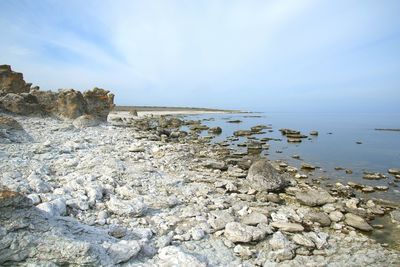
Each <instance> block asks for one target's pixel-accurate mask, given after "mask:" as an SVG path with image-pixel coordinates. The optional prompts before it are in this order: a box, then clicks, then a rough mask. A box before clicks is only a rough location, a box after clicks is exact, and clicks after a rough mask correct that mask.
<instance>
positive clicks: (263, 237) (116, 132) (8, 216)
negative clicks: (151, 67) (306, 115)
mask: <svg viewBox="0 0 400 267" xmlns="http://www.w3.org/2000/svg"><path fill="white" fill-rule="evenodd" d="M113 98H114V96H113V95H112V94H111V93H110V92H109V91H107V90H104V89H100V88H95V89H93V90H90V91H87V92H84V93H81V92H79V91H76V90H72V89H69V90H61V91H59V92H52V91H48V92H44V91H41V90H40V89H39V88H38V87H32V86H31V85H30V84H27V83H26V82H25V81H24V80H23V76H22V74H20V73H16V72H13V71H12V70H11V68H10V67H9V66H7V65H2V66H0V112H1V113H0V148H1V149H0V169H1V175H0V178H1V180H0V265H1V266H115V265H121V266H193V267H194V266H301V265H303V266H399V265H400V251H399V250H398V249H395V248H393V247H392V246H390V244H382V243H379V242H377V241H376V240H374V239H372V238H371V237H370V236H369V235H370V234H371V233H373V232H374V231H376V230H378V229H381V228H382V227H385V226H384V225H380V224H374V223H373V220H374V219H375V218H377V217H380V216H383V215H386V216H390V218H391V224H393V225H394V227H399V223H400V210H399V208H398V206H396V205H393V203H390V202H384V201H377V200H373V199H368V198H362V197H359V196H357V195H356V194H355V190H356V189H357V188H354V187H351V186H349V185H344V184H341V183H337V184H335V186H333V187H331V188H322V187H321V186H319V185H318V183H312V182H310V181H306V180H305V179H304V177H301V175H299V173H298V171H297V170H296V169H295V168H293V167H292V166H288V165H287V164H283V163H281V162H277V161H272V160H269V159H268V158H267V157H263V156H260V154H259V150H260V148H262V146H265V145H267V144H257V143H249V144H247V152H240V153H239V152H235V151H232V150H230V149H229V148H228V147H227V146H225V145H224V144H217V143H210V142H209V141H210V138H209V137H208V136H201V135H200V132H201V131H202V130H206V131H208V132H209V135H210V136H212V135H216V134H219V133H220V132H221V131H222V129H221V128H219V127H214V128H209V127H207V126H205V125H204V124H202V122H201V121H200V120H198V121H197V120H187V119H182V118H181V117H177V116H171V115H169V116H168V115H165V114H164V113H163V114H159V113H158V114H156V113H153V114H152V113H151V112H148V113H146V114H141V113H140V112H139V113H137V112H136V111H135V110H131V111H112V110H113V108H114V101H113ZM233 123H235V122H233ZM183 126H184V127H185V128H187V129H188V130H182V127H183ZM267 129H268V126H265V125H254V127H253V128H251V129H248V130H243V131H241V132H237V133H236V136H251V135H252V134H253V133H257V132H260V131H262V130H267ZM283 130H284V131H285V135H286V136H287V138H290V139H291V141H293V142H297V141H298V139H301V138H302V136H301V134H300V133H297V132H290V131H289V130H288V129H286V130H285V129H283ZM313 134H318V133H313ZM288 135H289V136H288ZM232 138H235V137H232ZM288 141H289V140H288ZM265 142H266V143H267V142H268V141H267V140H266V141H265ZM303 167H304V168H305V169H312V168H313V166H312V165H304V166H303ZM391 172H392V173H393V175H399V174H400V170H398V169H391ZM371 175H373V174H371ZM399 238H400V237H399Z"/></svg>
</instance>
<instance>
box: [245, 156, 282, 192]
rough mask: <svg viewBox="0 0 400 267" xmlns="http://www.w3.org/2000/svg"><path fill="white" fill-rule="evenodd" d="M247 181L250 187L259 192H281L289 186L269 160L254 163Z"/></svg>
mask: <svg viewBox="0 0 400 267" xmlns="http://www.w3.org/2000/svg"><path fill="white" fill-rule="evenodd" d="M246 179H247V181H248V182H249V184H250V186H251V187H252V188H254V189H257V190H258V191H267V192H271V191H279V190H282V189H283V188H285V187H286V186H287V184H288V183H287V181H286V180H285V179H284V178H283V177H282V176H281V175H280V174H279V173H278V172H277V170H275V169H274V167H273V166H272V165H271V164H270V163H269V162H268V161H267V160H259V161H256V162H254V163H253V164H252V165H251V167H250V169H249V172H248V174H247V177H246Z"/></svg>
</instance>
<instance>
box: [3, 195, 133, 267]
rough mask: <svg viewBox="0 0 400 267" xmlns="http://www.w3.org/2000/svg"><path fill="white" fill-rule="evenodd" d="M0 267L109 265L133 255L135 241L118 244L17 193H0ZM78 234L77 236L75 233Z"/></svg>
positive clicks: (116, 241) (93, 229)
mask: <svg viewBox="0 0 400 267" xmlns="http://www.w3.org/2000/svg"><path fill="white" fill-rule="evenodd" d="M0 222H1V223H0V240H1V246H0V264H1V265H3V266H4V265H6V266H7V265H14V264H18V263H24V264H29V263H30V264H35V265H37V264H39V265H44V266H53V265H75V266H78V265H102V266H106V265H113V264H117V263H120V262H124V261H127V260H129V259H131V258H133V257H135V256H136V255H137V253H138V252H139V251H140V249H141V247H140V245H139V243H138V242H137V241H135V240H130V241H125V240H123V241H118V240H117V239H115V238H113V237H110V236H109V235H107V234H106V232H105V231H102V230H100V229H96V228H94V227H90V226H87V225H83V224H80V223H79V222H77V221H76V220H74V219H71V218H67V217H65V218H63V217H52V216H49V214H46V213H43V212H42V211H40V210H39V209H36V208H35V207H33V206H32V204H31V202H30V200H29V199H28V198H26V197H24V196H22V195H21V194H19V193H16V192H11V191H0ZM76 233H79V234H76Z"/></svg>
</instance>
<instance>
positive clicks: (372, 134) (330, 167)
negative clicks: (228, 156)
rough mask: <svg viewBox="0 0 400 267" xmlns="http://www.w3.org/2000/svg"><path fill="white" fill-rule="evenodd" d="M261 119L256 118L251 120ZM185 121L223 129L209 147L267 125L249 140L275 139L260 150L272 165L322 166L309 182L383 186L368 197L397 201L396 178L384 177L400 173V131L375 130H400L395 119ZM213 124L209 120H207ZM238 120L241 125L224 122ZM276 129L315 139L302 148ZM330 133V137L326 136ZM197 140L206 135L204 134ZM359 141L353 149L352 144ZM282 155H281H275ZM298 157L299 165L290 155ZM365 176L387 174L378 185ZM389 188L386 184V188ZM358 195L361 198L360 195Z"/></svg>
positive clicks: (287, 116)
mask: <svg viewBox="0 0 400 267" xmlns="http://www.w3.org/2000/svg"><path fill="white" fill-rule="evenodd" d="M252 116H260V117H252ZM186 118H187V119H197V120H198V119H204V121H203V124H205V125H207V126H210V127H215V126H220V127H221V128H222V129H223V132H222V134H221V135H219V136H217V137H216V138H214V140H213V142H219V141H223V140H226V138H227V137H228V136H232V135H233V132H234V131H237V130H247V129H250V127H252V126H255V125H259V124H265V125H271V126H272V128H273V132H268V130H265V131H266V133H265V134H258V135H253V136H256V137H257V138H262V137H271V138H280V139H282V141H269V142H268V143H269V144H270V148H269V150H267V151H265V153H266V154H268V158H269V159H272V160H278V159H279V160H284V161H285V162H287V163H289V164H290V165H292V166H296V167H300V165H301V163H302V162H306V163H310V164H313V165H316V166H319V167H321V169H320V170H317V171H315V172H313V173H312V174H311V175H314V177H319V176H324V177H328V178H329V182H330V183H335V182H337V181H340V182H342V183H344V184H346V183H347V182H348V181H353V182H356V183H360V184H364V185H372V186H376V185H386V186H389V191H387V192H374V193H370V194H369V196H373V197H378V198H384V199H389V200H392V201H396V202H400V191H399V190H400V188H399V187H397V185H400V179H395V178H394V176H392V175H390V174H388V173H387V169H389V168H400V132H395V131H376V130H374V129H375V128H400V119H399V118H400V114H367V113H364V114H344V113H343V114H333V113H319V114H314V113H313V114H310V113H253V114H205V115H196V116H186ZM211 118H212V119H214V120H211V121H208V119H211ZM232 119H239V120H241V121H242V122H241V123H237V124H236V123H228V122H227V121H228V120H232ZM280 128H290V129H294V130H299V131H301V132H302V133H303V134H306V135H308V134H309V132H310V131H312V130H317V131H318V132H319V135H318V136H317V137H311V136H310V138H309V139H303V141H302V143H299V144H291V143H288V142H287V141H286V138H285V137H284V136H282V134H281V133H280V132H279V131H278V130H279V129H280ZM329 133H331V134H329ZM202 135H208V134H207V132H206V131H204V132H203V133H202ZM246 139H247V138H246V137H244V138H240V140H239V141H237V142H233V143H232V146H231V147H232V148H235V149H238V150H240V148H239V147H237V146H236V144H238V143H243V142H244V141H246ZM358 141H359V142H362V144H357V143H356V142H358ZM276 151H282V153H276ZM294 154H297V155H300V157H301V160H296V159H293V158H292V157H291V156H292V155H294ZM335 167H343V168H345V169H351V170H352V171H353V173H352V174H346V173H345V172H344V171H336V170H335ZM364 171H371V172H381V173H384V174H385V175H387V178H386V179H382V180H365V179H363V178H362V174H363V172H364ZM389 183H390V184H389ZM361 195H363V194H361Z"/></svg>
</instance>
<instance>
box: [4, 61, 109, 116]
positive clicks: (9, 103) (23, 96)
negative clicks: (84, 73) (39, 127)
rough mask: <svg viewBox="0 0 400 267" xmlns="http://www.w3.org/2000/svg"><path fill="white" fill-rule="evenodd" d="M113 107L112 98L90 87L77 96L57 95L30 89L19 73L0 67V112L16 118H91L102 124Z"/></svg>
mask: <svg viewBox="0 0 400 267" xmlns="http://www.w3.org/2000/svg"><path fill="white" fill-rule="evenodd" d="M113 108H114V95H113V94H111V93H110V92H109V91H107V90H104V89H100V88H97V87H96V88H94V89H93V90H89V91H86V92H85V93H83V94H82V93H81V92H79V91H76V90H74V89H67V90H59V91H58V92H52V91H40V90H39V87H37V86H36V87H33V88H31V84H28V83H26V82H25V81H24V79H23V75H22V74H21V73H17V72H13V71H12V70H11V67H10V66H8V65H0V109H4V110H5V111H8V112H12V113H16V114H20V115H54V116H57V117H61V118H64V119H76V118H78V117H80V116H82V115H85V114H86V115H93V116H95V117H96V118H97V119H98V120H100V121H106V120H107V115H108V114H109V112H110V111H111V110H112V109H113Z"/></svg>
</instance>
